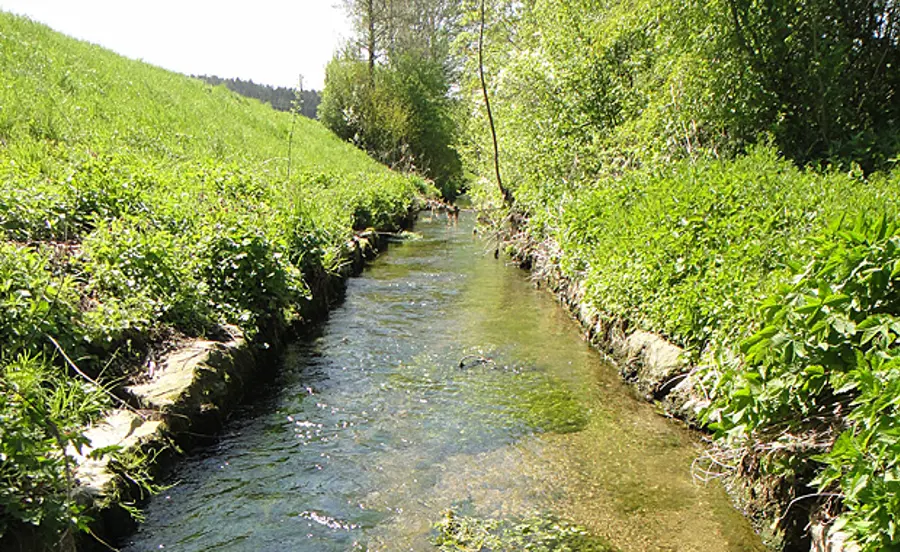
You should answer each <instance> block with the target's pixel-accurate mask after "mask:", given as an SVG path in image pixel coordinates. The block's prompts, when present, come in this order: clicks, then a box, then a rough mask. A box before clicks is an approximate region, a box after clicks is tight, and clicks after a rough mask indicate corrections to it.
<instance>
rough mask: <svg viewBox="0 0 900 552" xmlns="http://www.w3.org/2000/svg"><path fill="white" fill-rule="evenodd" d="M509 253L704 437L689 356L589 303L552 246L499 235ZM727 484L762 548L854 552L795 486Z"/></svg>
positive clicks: (743, 478) (749, 473)
mask: <svg viewBox="0 0 900 552" xmlns="http://www.w3.org/2000/svg"><path fill="white" fill-rule="evenodd" d="M500 242H501V244H502V246H503V248H504V251H505V252H506V253H507V254H508V255H509V256H510V257H511V258H512V259H513V260H514V261H515V262H516V264H518V265H519V266H520V267H522V268H523V269H526V270H529V271H530V272H531V274H532V278H533V279H534V281H535V282H536V283H537V284H538V285H539V286H543V287H546V288H547V289H549V290H550V291H552V292H553V294H554V295H555V296H556V298H557V300H558V301H559V302H560V303H562V304H563V305H564V306H565V307H566V308H567V309H568V310H569V311H570V312H571V313H572V315H573V316H574V318H575V319H576V320H578V322H579V323H580V324H581V326H582V328H583V329H584V332H585V339H587V340H588V341H589V342H590V344H591V345H592V346H594V347H595V348H597V349H598V350H600V351H601V352H602V353H604V354H605V355H606V356H608V357H610V359H611V360H612V361H613V362H614V363H615V364H616V366H617V367H618V369H619V373H620V374H621V376H622V378H623V379H624V380H625V381H627V382H628V383H630V384H631V385H632V386H633V387H634V388H635V389H636V391H637V392H638V393H639V394H640V395H641V396H642V397H643V398H644V399H646V400H647V401H650V402H654V403H656V404H658V405H659V406H660V407H661V408H662V410H663V412H664V414H665V415H666V416H670V417H673V418H677V419H679V420H682V421H684V422H685V423H687V424H688V425H690V426H692V427H695V428H698V429H703V425H704V424H703V422H702V421H701V419H700V412H701V410H702V409H703V408H704V406H706V405H707V404H708V403H709V399H708V397H706V396H705V394H704V392H703V388H702V385H700V383H699V377H697V375H696V373H697V372H696V370H695V367H694V366H692V365H691V364H690V363H689V362H688V361H687V360H686V359H687V355H685V354H684V350H683V349H682V348H681V347H678V346H676V345H674V344H672V343H670V342H668V341H667V340H666V339H665V338H664V337H662V336H660V335H658V334H654V333H651V332H647V331H644V330H642V329H640V328H635V327H632V325H630V324H629V322H628V321H627V320H615V319H612V321H611V317H609V316H604V315H603V313H602V311H600V310H599V309H597V308H596V307H595V306H593V305H591V304H589V303H588V302H587V301H585V299H584V297H585V293H584V287H583V282H581V281H579V280H576V279H573V278H570V277H568V276H567V275H565V274H563V272H562V270H561V269H560V266H559V264H558V263H557V262H555V261H554V260H553V259H554V258H556V256H555V255H554V252H553V250H552V249H553V245H552V244H550V243H549V242H543V243H540V244H537V243H535V242H534V241H533V240H531V239H530V238H528V237H527V236H526V235H525V234H524V233H521V232H518V233H516V232H513V233H509V234H506V235H503V234H501V235H500ZM741 471H742V472H743V473H741V474H740V475H738V476H732V477H726V478H724V480H723V482H724V483H725V488H726V490H727V491H728V493H729V495H730V496H731V497H732V500H734V501H735V503H736V505H737V507H738V508H739V509H740V510H741V511H742V512H743V513H744V515H746V516H747V517H748V519H750V521H751V523H752V524H753V526H754V528H755V529H756V531H757V532H758V533H759V534H760V536H761V537H762V539H763V542H765V543H766V545H767V546H769V547H770V548H771V549H773V550H778V551H784V552H793V551H800V550H805V549H806V546H807V544H808V546H809V548H808V549H809V550H810V551H811V552H856V550H858V548H857V547H856V546H855V545H851V544H847V543H846V542H845V541H846V538H847V535H846V534H845V533H843V532H834V531H829V527H828V526H827V525H824V524H823V523H822V522H819V521H817V515H816V511H815V509H813V510H812V511H809V510H801V509H799V508H791V507H790V505H791V504H790V502H791V500H793V498H794V497H795V496H794V495H795V493H793V492H792V488H791V487H792V484H791V483H790V482H786V481H783V480H781V479H779V478H775V477H768V478H764V477H761V476H759V475H758V474H756V473H754V472H753V469H752V467H751V468H750V469H745V470H741Z"/></svg>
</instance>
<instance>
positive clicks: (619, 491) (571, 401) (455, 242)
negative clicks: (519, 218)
mask: <svg viewBox="0 0 900 552" xmlns="http://www.w3.org/2000/svg"><path fill="white" fill-rule="evenodd" d="M416 230H417V231H418V232H421V233H422V234H423V236H424V238H423V239H420V240H415V241H410V242H405V243H400V244H394V245H392V247H391V249H390V250H389V252H388V253H387V254H386V255H383V256H382V257H381V258H379V259H378V260H377V261H376V262H375V263H374V264H373V266H372V267H371V268H370V269H369V270H367V271H366V273H365V274H364V275H363V276H362V277H361V278H357V279H354V280H352V281H351V283H350V285H349V290H348V294H347V300H346V302H345V303H344V304H343V305H342V306H341V307H339V308H338V309H337V310H336V311H335V312H334V313H333V315H332V317H331V319H330V320H329V321H328V323H327V324H326V325H324V326H323V328H322V329H321V333H320V334H319V335H318V336H317V337H313V338H311V339H309V340H308V341H306V342H304V343H300V344H297V345H295V346H294V347H293V348H292V349H291V350H290V352H289V353H288V355H287V356H286V358H285V359H284V366H283V368H282V370H281V371H280V375H279V376H278V378H277V380H276V381H274V382H272V383H271V384H270V385H268V386H267V387H266V388H265V389H264V390H263V392H262V393H260V396H259V397H258V398H257V399H256V400H254V401H252V402H251V403H250V404H248V405H247V406H246V407H244V408H243V410H242V412H241V413H240V415H239V416H237V417H236V419H235V420H233V421H232V422H231V423H230V425H229V426H228V427H227V428H226V430H225V432H224V434H223V436H222V439H221V441H220V443H219V444H218V445H217V446H215V447H211V448H209V449H206V450H203V451H199V452H198V453H196V454H195V455H194V456H192V457H191V458H189V459H187V460H186V461H185V462H184V463H183V465H182V466H181V467H180V468H179V470H178V471H177V472H176V473H175V474H174V475H173V481H174V482H177V484H176V485H175V486H174V487H173V488H172V489H170V490H169V491H167V492H166V493H164V494H163V495H162V496H159V497H157V498H156V499H154V500H153V501H152V503H151V504H150V506H149V508H148V510H147V522H146V524H145V525H144V526H143V527H142V528H141V530H140V531H139V532H138V533H137V534H136V535H134V536H133V537H132V538H131V539H130V540H129V543H128V545H127V546H126V547H125V550H128V551H130V552H138V551H149V550H160V549H163V548H164V549H168V550H180V551H181V550H183V551H201V550H229V551H238V550H248V551H250V550H252V551H260V550H273V551H274V550H295V551H307V550H308V551H317V552H318V551H345V550H383V551H401V550H415V551H419V550H430V549H431V550H433V546H432V545H431V539H433V538H434V535H435V533H434V530H433V526H434V524H435V523H436V522H438V521H439V520H441V519H442V516H443V515H444V513H445V512H446V511H447V510H449V509H452V510H453V511H456V512H461V513H463V514H465V515H467V516H475V517H483V518H494V519H520V518H525V517H529V516H535V515H551V514H552V515H553V516H555V517H558V518H560V519H564V520H566V521H567V522H569V523H574V524H578V525H579V526H582V527H584V528H586V529H587V530H588V531H590V532H591V533H593V534H594V535H596V536H597V537H600V538H602V539H603V540H604V541H605V542H608V543H609V544H610V545H612V546H613V547H615V548H616V549H620V550H624V551H638V550H641V551H643V550H648V551H653V550H658V551H667V550H673V551H674V550H678V551H698V552H699V551H704V552H705V551H710V552H714V551H746V550H762V546H761V545H760V544H759V542H758V539H757V538H756V537H755V536H754V535H753V533H752V531H751V530H750V528H749V525H748V523H747V522H746V520H744V519H743V518H741V517H740V516H739V515H738V514H737V513H736V512H735V511H734V510H733V509H732V508H731V506H730V504H729V503H728V500H727V498H726V497H725V495H724V493H723V492H722V491H721V489H719V488H718V487H716V486H700V485H696V484H695V483H694V482H693V480H692V478H691V474H690V465H691V461H692V459H693V458H694V456H695V455H696V453H697V450H696V448H695V447H696V444H695V441H694V439H693V437H692V436H691V435H690V434H689V433H688V432H686V431H684V430H682V429H681V428H679V427H678V426H676V425H675V424H673V423H671V422H669V421H667V420H665V419H663V418H661V417H659V416H658V415H656V414H655V413H654V411H653V408H652V407H651V406H649V405H646V404H643V403H641V402H639V401H636V400H634V399H633V398H631V395H630V394H629V392H628V390H627V388H626V387H625V386H624V385H622V384H621V383H620V382H619V379H618V376H617V375H616V373H615V369H614V368H613V367H611V366H609V365H608V364H606V363H604V361H603V360H602V359H601V357H600V355H598V354H597V353H596V352H594V351H592V350H590V348H589V347H587V345H586V344H585V343H584V342H583V341H582V339H581V337H580V334H579V329H578V327H577V325H576V324H575V323H574V322H573V321H572V320H571V319H570V318H569V317H568V315H567V314H566V313H565V312H564V311H563V310H562V309H561V308H560V307H559V306H557V305H556V303H555V302H554V301H553V299H552V297H550V296H549V295H547V294H545V293H543V292H541V291H538V290H536V289H534V288H533V286H531V284H529V282H528V281H527V275H526V274H525V273H523V272H521V271H519V270H518V269H516V268H513V267H510V266H506V265H505V264H504V263H503V262H502V261H497V260H494V259H493V256H492V255H486V254H485V247H484V244H483V243H481V242H479V241H478V240H477V239H475V238H473V235H472V222H471V220H470V217H463V220H462V222H461V223H460V225H459V227H456V226H451V225H448V223H447V221H446V220H445V219H444V220H432V219H430V218H427V217H423V218H422V219H421V220H420V221H419V224H418V225H417V228H416ZM467 358H468V359H470V360H469V361H468V362H467V363H465V366H464V367H463V368H460V366H459V364H460V361H461V360H464V359H467ZM479 358H484V359H486V360H485V361H483V362H481V361H474V362H473V361H472V360H471V359H479Z"/></svg>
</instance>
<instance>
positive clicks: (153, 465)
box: [69, 209, 415, 550]
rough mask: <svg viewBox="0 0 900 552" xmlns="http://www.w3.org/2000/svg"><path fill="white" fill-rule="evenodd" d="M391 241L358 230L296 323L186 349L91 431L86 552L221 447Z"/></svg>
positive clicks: (126, 528)
mask: <svg viewBox="0 0 900 552" xmlns="http://www.w3.org/2000/svg"><path fill="white" fill-rule="evenodd" d="M414 219H415V211H414V210H412V209H411V210H410V211H409V212H408V213H407V216H406V217H405V219H403V220H402V221H401V224H400V226H401V227H402V228H409V227H411V226H412V222H413V220H414ZM390 234H391V233H388V232H378V231H375V230H367V231H364V232H358V233H356V234H355V235H354V236H353V237H352V239H351V240H349V241H348V242H347V243H346V244H345V246H344V248H343V249H342V251H341V259H342V261H341V263H340V265H339V266H340V268H339V269H338V270H337V271H336V272H329V271H326V270H324V269H323V268H322V267H317V269H316V270H315V272H313V273H312V274H311V275H310V276H309V277H308V280H307V283H308V285H309V286H310V295H309V298H308V299H307V300H305V301H304V302H303V303H302V304H301V305H299V308H298V313H299V317H297V318H296V319H295V320H294V321H293V322H292V323H290V324H289V325H287V326H285V325H283V324H277V323H273V324H268V325H267V326H264V327H263V328H262V330H261V331H260V332H259V333H258V334H257V335H256V336H255V337H254V339H252V340H251V339H246V338H245V336H244V335H243V333H242V331H241V330H240V328H238V327H235V326H225V327H223V328H222V331H221V332H219V333H220V336H217V339H215V340H212V339H192V340H189V341H187V342H184V343H181V344H179V345H178V346H177V347H176V348H175V349H174V350H172V351H170V352H168V353H167V354H166V355H165V356H164V357H162V358H161V359H160V361H159V362H158V363H156V365H155V367H154V369H153V371H152V372H151V373H150V374H149V376H148V377H147V378H146V379H145V380H144V381H141V382H139V383H134V384H132V385H129V386H127V387H125V388H124V390H123V393H124V394H125V395H126V396H127V397H128V399H129V400H128V402H127V404H124V406H125V407H124V408H119V409H116V410H114V411H112V412H110V413H109V414H108V415H107V416H106V417H105V418H104V419H103V420H101V421H99V422H98V423H96V424H94V425H93V426H92V427H90V428H88V429H87V431H86V432H85V437H86V438H87V439H88V440H89V442H90V445H87V446H84V447H82V449H81V450H79V451H75V450H70V451H69V452H70V454H71V455H72V456H73V457H74V458H75V460H76V464H77V467H76V468H75V477H76V479H77V481H78V487H77V489H76V493H77V495H78V496H79V500H80V501H81V502H82V503H83V504H84V505H85V508H86V509H87V511H88V513H89V515H90V516H91V517H92V518H93V520H94V521H93V522H92V524H91V527H90V533H89V536H84V537H82V538H81V539H80V542H79V543H77V548H78V549H83V550H105V549H108V546H107V544H108V543H109V542H114V541H115V540H117V539H119V538H121V537H122V536H124V535H127V534H128V533H130V532H132V531H134V530H135V528H136V527H137V520H139V519H140V518H141V517H142V515H141V514H140V512H139V510H138V508H139V507H141V506H142V504H143V503H144V502H146V500H147V499H148V498H149V496H150V494H151V493H152V492H154V491H158V490H160V489H162V487H160V486H159V485H158V484H157V483H156V482H157V481H158V480H159V479H160V478H161V477H164V475H165V473H166V472H167V471H168V470H170V469H172V467H173V466H174V465H176V464H177V460H178V458H180V457H181V456H183V455H184V454H185V453H186V452H188V451H190V450H191V449H193V448H194V447H195V446H198V445H203V444H208V443H210V442H213V441H214V440H215V438H216V437H215V435H216V433H217V432H218V431H219V430H220V429H221V427H222V425H223V424H224V423H225V421H226V420H227V418H228V417H229V416H230V415H231V413H232V412H233V411H234V409H235V408H236V407H237V406H238V405H239V404H241V401H242V400H243V399H244V397H245V396H246V395H247V394H248V393H249V392H251V390H252V389H253V387H254V385H255V384H256V382H258V381H259V380H266V379H268V378H271V377H272V376H273V370H274V367H275V366H276V365H277V363H278V361H279V359H280V357H281V355H282V354H283V352H284V349H285V346H286V345H287V343H288V342H289V341H290V340H292V339H296V338H297V337H298V336H300V335H303V334H304V333H306V332H308V331H309V330H310V328H311V327H313V326H314V325H315V324H318V323H320V322H321V321H322V320H325V319H326V318H327V317H328V314H329V311H330V310H331V309H332V308H333V307H334V306H335V305H336V304H338V303H339V302H340V301H341V299H342V297H343V294H344V292H345V289H346V285H347V280H348V279H349V278H351V277H353V276H357V275H359V274H360V273H361V272H362V270H363V268H364V267H365V266H366V264H367V263H368V262H370V261H371V260H372V259H374V258H375V257H376V256H377V255H378V254H379V253H380V252H382V251H384V250H385V249H386V247H387V245H388V241H389V240H388V235H390ZM111 451H114V453H113V454H109V452H111Z"/></svg>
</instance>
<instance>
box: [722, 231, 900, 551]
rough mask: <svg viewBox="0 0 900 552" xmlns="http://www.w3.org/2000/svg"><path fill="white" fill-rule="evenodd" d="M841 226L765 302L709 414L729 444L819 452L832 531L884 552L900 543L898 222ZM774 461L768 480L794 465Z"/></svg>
mask: <svg viewBox="0 0 900 552" xmlns="http://www.w3.org/2000/svg"><path fill="white" fill-rule="evenodd" d="M845 226H848V225H846V224H844V223H843V221H839V222H837V223H835V224H833V225H832V226H831V228H830V229H829V231H828V232H827V233H826V234H825V235H823V236H821V237H820V238H818V239H817V240H816V244H817V246H816V252H815V255H814V258H813V260H812V261H811V262H810V263H809V265H808V266H806V267H805V268H803V269H797V270H796V275H795V278H794V279H793V281H792V282H791V283H790V284H788V285H785V286H783V287H782V288H781V289H780V290H779V291H778V292H777V293H776V294H775V295H774V296H773V297H771V298H770V299H768V300H767V301H766V302H764V303H763V305H762V307H761V317H762V322H763V324H762V329H761V330H759V331H758V332H757V333H755V334H754V335H753V336H752V337H750V338H749V339H746V340H745V341H743V343H742V344H741V352H742V353H743V359H744V369H743V370H740V371H734V372H727V371H726V372H725V376H724V377H723V379H722V380H721V381H720V383H719V388H718V390H717V391H718V393H717V395H718V399H717V401H716V402H715V403H714V405H713V407H712V408H711V410H710V411H709V412H708V413H707V414H708V418H709V419H710V420H711V421H713V422H714V423H713V424H712V427H713V428H714V429H715V430H716V431H717V433H718V435H719V436H720V437H722V438H724V439H726V440H727V441H730V442H732V443H748V442H749V441H748V439H761V440H763V441H766V442H768V443H775V444H776V446H775V447H770V449H771V450H778V448H779V447H778V446H777V444H779V443H780V444H782V445H785V446H786V450H790V447H788V446H787V445H788V443H789V441H792V440H793V441H797V440H798V439H800V440H805V441H807V443H806V444H805V448H812V449H816V448H818V449H819V450H820V451H821V454H818V455H814V456H813V459H814V460H815V461H816V462H817V463H818V466H817V468H816V471H817V475H816V477H815V479H814V480H813V484H814V485H816V486H817V487H818V490H819V492H820V493H821V494H822V495H823V496H831V497H836V498H839V499H840V501H841V502H842V504H843V513H842V514H841V515H840V516H839V517H838V518H837V520H836V521H835V524H836V528H837V529H843V530H845V531H847V532H848V533H849V534H850V535H851V537H852V538H853V539H854V540H855V541H857V542H858V543H859V544H860V545H861V546H862V548H863V550H866V551H870V550H871V551H875V550H885V549H888V548H889V547H890V546H892V543H896V542H898V541H900V527H898V524H900V348H898V339H900V220H898V219H897V218H893V217H888V216H882V217H880V218H877V219H871V218H866V217H865V216H863V215H860V217H858V218H857V219H856V221H855V223H854V224H853V225H852V227H850V228H844V227H845ZM796 444H797V443H794V445H796ZM801 445H802V444H801ZM770 460H771V465H770V466H769V468H768V469H772V470H777V469H779V464H783V463H786V462H790V461H791V460H790V455H786V456H784V457H777V456H776V457H773V458H772V459H770ZM781 467H783V466H781Z"/></svg>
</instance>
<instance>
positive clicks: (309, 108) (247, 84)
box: [196, 75, 322, 119]
mask: <svg viewBox="0 0 900 552" xmlns="http://www.w3.org/2000/svg"><path fill="white" fill-rule="evenodd" d="M196 78H198V79H201V80H203V81H205V82H207V83H209V84H211V85H213V86H218V85H220V84H224V85H225V87H226V88H228V89H229V90H231V91H232V92H236V93H238V94H240V95H241V96H246V97H248V98H256V99H257V100H260V101H263V102H265V103H267V104H269V105H271V106H272V107H273V108H275V109H277V110H278V111H290V110H291V105H292V102H294V101H295V100H296V99H300V100H302V101H301V105H300V111H299V113H300V114H301V115H304V116H306V117H309V118H310V119H315V118H316V114H317V112H318V109H319V103H321V101H322V100H321V98H320V96H319V92H318V91H316V90H303V91H302V92H301V91H299V90H296V89H294V88H287V87H284V86H278V87H275V86H269V85H267V84H257V83H255V82H253V80H252V79H251V80H247V81H245V80H243V79H223V78H221V77H217V76H215V75H213V76H207V75H199V76H196Z"/></svg>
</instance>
